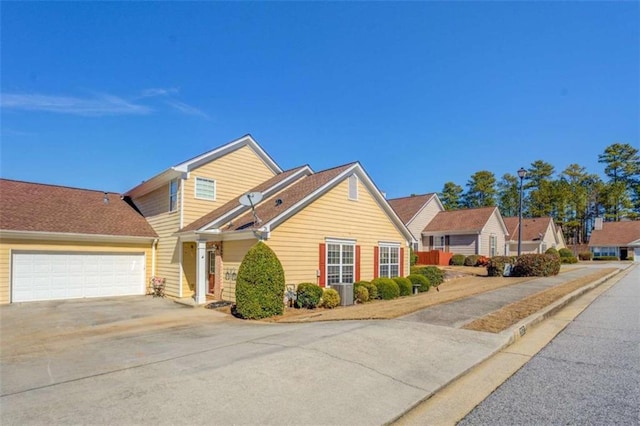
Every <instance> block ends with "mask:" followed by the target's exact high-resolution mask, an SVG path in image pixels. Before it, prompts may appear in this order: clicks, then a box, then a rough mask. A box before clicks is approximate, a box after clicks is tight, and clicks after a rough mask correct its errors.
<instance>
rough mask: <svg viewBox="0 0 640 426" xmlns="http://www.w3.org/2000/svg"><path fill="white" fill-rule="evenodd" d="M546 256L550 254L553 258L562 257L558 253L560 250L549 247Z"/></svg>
mask: <svg viewBox="0 0 640 426" xmlns="http://www.w3.org/2000/svg"><path fill="white" fill-rule="evenodd" d="M544 254H550V255H552V256H556V257H560V253H558V250H556V249H555V248H553V247H549V248H548V249H547V251H545V252H544Z"/></svg>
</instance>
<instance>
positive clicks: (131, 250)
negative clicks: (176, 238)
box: [0, 179, 158, 304]
mask: <svg viewBox="0 0 640 426" xmlns="http://www.w3.org/2000/svg"><path fill="white" fill-rule="evenodd" d="M0 200H1V202H0V303H1V304H6V303H12V302H31V301H39V300H57V299H73V298H84V297H106V296H125V295H142V294H145V292H146V288H147V283H148V282H149V278H150V277H151V274H152V271H153V269H154V267H155V265H154V262H155V258H154V252H153V243H154V242H155V241H156V240H157V238H158V235H157V234H156V232H155V231H154V230H153V229H152V227H151V226H150V225H149V224H148V223H147V221H146V220H145V219H144V217H142V215H140V213H138V212H137V211H136V210H135V209H133V208H132V207H131V206H130V205H129V204H128V203H127V202H126V201H125V200H123V199H122V197H121V195H120V194H116V193H111V192H109V193H106V192H102V191H92V190H87V189H78V188H69V187H64V186H56V185H45V184H40V183H31V182H22V181H15V180H9V179H0Z"/></svg>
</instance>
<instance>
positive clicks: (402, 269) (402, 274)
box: [400, 247, 404, 277]
mask: <svg viewBox="0 0 640 426" xmlns="http://www.w3.org/2000/svg"><path fill="white" fill-rule="evenodd" d="M400 276H401V277H404V247H400Z"/></svg>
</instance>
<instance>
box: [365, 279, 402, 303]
mask: <svg viewBox="0 0 640 426" xmlns="http://www.w3.org/2000/svg"><path fill="white" fill-rule="evenodd" d="M371 284H373V285H375V286H376V288H377V289H378V298H379V299H382V300H390V299H395V298H397V297H398V296H400V288H399V287H398V284H396V282H395V281H394V280H392V279H391V278H382V277H380V278H375V279H374V280H372V281H371Z"/></svg>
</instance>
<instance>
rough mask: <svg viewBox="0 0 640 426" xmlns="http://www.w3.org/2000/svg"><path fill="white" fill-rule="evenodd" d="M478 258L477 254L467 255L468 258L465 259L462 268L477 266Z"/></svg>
mask: <svg viewBox="0 0 640 426" xmlns="http://www.w3.org/2000/svg"><path fill="white" fill-rule="evenodd" d="M479 258H480V256H478V255H477V254H472V255H469V256H467V257H465V259H464V266H476V265H477V264H478V259H479Z"/></svg>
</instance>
